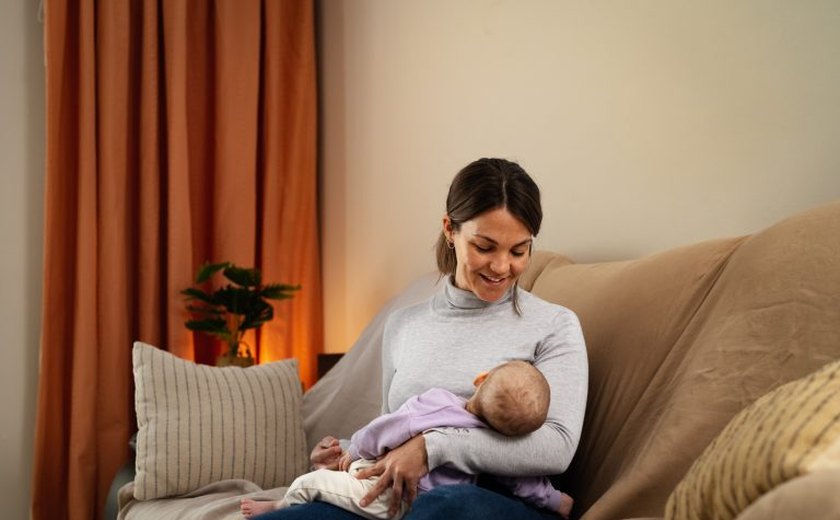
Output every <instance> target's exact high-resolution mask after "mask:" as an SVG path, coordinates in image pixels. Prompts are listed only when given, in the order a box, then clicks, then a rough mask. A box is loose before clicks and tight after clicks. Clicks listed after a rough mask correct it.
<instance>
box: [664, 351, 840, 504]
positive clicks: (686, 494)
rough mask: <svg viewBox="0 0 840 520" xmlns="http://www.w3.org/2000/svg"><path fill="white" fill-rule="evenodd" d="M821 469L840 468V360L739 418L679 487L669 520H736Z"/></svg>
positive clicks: (762, 400) (772, 395) (672, 499)
mask: <svg viewBox="0 0 840 520" xmlns="http://www.w3.org/2000/svg"><path fill="white" fill-rule="evenodd" d="M820 468H840V361H836V362H833V363H829V364H828V365H826V366H825V367H823V368H822V369H820V370H818V371H817V372H815V373H813V374H811V375H809V376H806V377H803V378H802V379H799V380H796V381H793V382H791V383H788V384H786V385H784V386H781V387H779V388H777V389H776V390H773V391H772V392H770V393H768V394H766V395H764V396H763V397H761V398H759V399H758V400H757V401H756V402H755V403H753V404H752V405H750V406H749V407H747V408H746V409H744V410H743V411H741V412H740V413H739V414H738V415H736V416H735V417H734V418H733V419H732V421H731V422H730V423H729V424H728V425H727V426H726V428H724V429H723V431H722V432H721V433H720V435H718V437H717V438H716V439H715V440H714V441H713V442H712V444H710V445H709V446H708V447H707V448H706V450H705V451H704V452H703V454H702V455H701V456H700V457H699V458H698V459H697V460H696V461H695V463H694V465H693V466H692V467H691V469H689V471H688V473H687V474H686V476H685V478H683V480H682V481H681V482H680V483H679V484H678V485H677V487H676V489H675V490H674V492H673V493H672V494H671V496H670V498H669V499H668V504H667V506H666V507H665V518H666V520H675V519H679V520H695V519H715V520H724V519H725V520H729V519H733V518H735V517H737V516H738V514H739V513H740V512H741V511H743V510H744V509H746V508H747V506H749V505H750V504H751V503H752V502H753V501H755V500H756V499H758V497H760V496H761V495H762V494H764V493H766V492H768V491H770V490H771V489H773V488H774V487H776V486H778V485H780V484H782V483H784V482H785V481H787V480H790V479H793V478H795V477H797V476H800V475H804V474H807V473H810V472H811V471H814V470H817V469H820Z"/></svg>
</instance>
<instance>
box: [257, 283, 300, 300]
mask: <svg viewBox="0 0 840 520" xmlns="http://www.w3.org/2000/svg"><path fill="white" fill-rule="evenodd" d="M299 290H300V285H286V284H280V283H274V284H270V285H266V286H265V287H263V288H262V291H260V293H261V294H262V297H263V298H268V299H269V300H285V299H288V298H291V297H292V296H294V295H293V294H292V293H293V292H295V291H299Z"/></svg>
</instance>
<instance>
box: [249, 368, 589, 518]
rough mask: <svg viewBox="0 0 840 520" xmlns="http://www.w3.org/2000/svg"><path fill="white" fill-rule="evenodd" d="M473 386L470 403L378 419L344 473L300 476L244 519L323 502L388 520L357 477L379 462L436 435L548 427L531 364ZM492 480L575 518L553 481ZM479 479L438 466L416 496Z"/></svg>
mask: <svg viewBox="0 0 840 520" xmlns="http://www.w3.org/2000/svg"><path fill="white" fill-rule="evenodd" d="M474 384H475V387H476V389H475V392H474V393H473V395H472V397H470V398H469V399H468V400H467V399H464V398H462V397H459V396H457V395H455V394H453V393H452V392H449V391H447V390H443V389H440V388H433V389H431V390H428V391H426V392H424V393H422V394H420V395H417V396H414V397H412V398H410V399H409V400H408V401H406V402H405V403H404V404H403V405H402V406H400V407H399V408H398V409H397V410H396V411H394V412H392V413H389V414H385V415H382V416H380V417H377V418H376V419H374V420H373V421H371V422H370V423H368V425H367V426H365V427H364V428H362V429H360V430H359V431H357V432H356V433H354V434H353V436H352V437H351V439H350V445H349V446H348V448H347V451H346V452H345V453H344V454H343V455H342V457H341V461H340V464H339V467H340V469H341V471H334V470H327V469H319V470H316V471H313V472H311V473H307V474H305V475H301V476H300V477H298V478H297V479H295V481H294V482H292V485H291V486H290V487H289V490H288V492H287V493H286V497H285V498H284V499H283V500H279V501H262V502H257V501H254V500H251V499H243V500H242V503H241V510H242V515H243V516H245V518H251V517H252V516H255V515H259V514H263V513H266V512H269V511H273V510H275V509H280V508H283V507H287V506H289V505H293V504H301V503H306V502H312V501H313V500H320V501H323V502H328V503H330V504H333V505H335V506H338V507H341V508H343V509H346V510H347V511H351V512H353V513H355V514H358V515H361V516H363V517H365V518H371V519H387V518H390V517H389V515H388V509H389V505H390V494H391V491H390V490H389V491H386V492H384V493H382V494H381V495H379V497H377V498H376V499H375V500H374V501H373V502H371V503H370V504H368V506H366V507H364V508H362V507H360V506H359V501H360V500H361V499H362V497H364V496H365V495H366V494H367V493H368V491H370V489H371V488H372V487H373V486H374V484H375V483H376V480H377V479H378V478H379V477H372V478H369V479H364V480H359V479H357V478H356V477H355V476H353V475H354V474H355V473H356V472H357V471H359V470H361V469H363V468H366V467H369V466H371V465H372V464H374V461H375V459H377V458H378V457H381V456H383V455H385V453H386V452H387V451H388V450H391V449H394V448H396V447H398V446H400V445H402V444H403V443H404V442H406V441H407V440H409V439H411V438H412V437H414V436H415V435H419V434H421V433H423V432H424V431H427V430H430V429H434V428H442V427H456V428H487V427H488V426H489V427H491V428H493V429H495V430H496V431H498V432H499V433H501V434H503V435H508V436H514V435H525V434H527V433H531V432H533V431H535V430H536V429H538V428H539V427H540V426H542V424H543V423H544V422H545V418H546V415H547V414H548V404H549V400H550V389H549V386H548V382H547V381H546V380H545V377H543V375H542V373H540V371H539V370H537V369H536V368H534V367H533V366H532V365H531V364H530V363H526V362H524V361H509V362H507V363H504V364H502V365H499V366H497V367H495V368H494V369H492V370H491V371H489V372H482V373H480V374H479V375H478V376H477V377H476V378H475V381H474ZM351 461H352V462H351ZM348 466H349V468H348ZM344 470H347V471H344ZM493 478H494V479H495V480H497V481H498V482H499V483H501V484H502V485H504V486H505V487H507V488H509V489H510V491H511V493H512V494H513V495H515V496H517V497H520V498H522V499H523V500H525V501H526V502H528V503H530V504H532V505H534V506H537V507H542V508H546V509H550V510H552V511H555V512H556V513H558V514H559V515H560V516H561V517H563V518H568V517H569V513H570V512H571V510H572V505H573V500H572V497H570V496H569V495H567V494H565V493H561V492H560V491H557V490H556V489H554V488H553V487H552V486H551V483H550V482H549V480H548V478H546V477H520V478H513V477H493ZM476 479H477V477H476V476H475V475H468V474H466V473H462V472H460V471H458V470H455V469H453V468H448V467H440V468H436V469H434V470H433V471H431V472H430V473H429V474H428V475H426V476H424V477H423V478H422V479H421V480H420V483H419V485H418V491H419V492H423V491H428V490H429V489H431V488H433V487H436V486H441V485H446V484H463V483H475V482H476ZM407 510H408V506H407V504H406V502H404V501H403V502H401V507H400V510H399V511H398V512H397V514H396V515H395V516H394V517H393V518H395V519H399V518H402V516H403V515H405V513H406V512H407Z"/></svg>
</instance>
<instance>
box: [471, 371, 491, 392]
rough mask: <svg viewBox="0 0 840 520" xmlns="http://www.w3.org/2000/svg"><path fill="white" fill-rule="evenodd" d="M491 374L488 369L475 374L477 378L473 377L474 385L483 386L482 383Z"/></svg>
mask: <svg viewBox="0 0 840 520" xmlns="http://www.w3.org/2000/svg"><path fill="white" fill-rule="evenodd" d="M489 375H490V372H488V371H486V370H485V371H484V372H480V373H479V374H478V375H477V376H475V379H473V386H475V387H476V388H478V387H479V386H481V383H483V382H484V380H485V379H487V376H489Z"/></svg>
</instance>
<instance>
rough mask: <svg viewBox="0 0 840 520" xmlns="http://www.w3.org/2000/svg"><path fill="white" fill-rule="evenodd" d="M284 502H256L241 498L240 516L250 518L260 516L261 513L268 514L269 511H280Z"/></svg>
mask: <svg viewBox="0 0 840 520" xmlns="http://www.w3.org/2000/svg"><path fill="white" fill-rule="evenodd" d="M284 505H285V504H284V502H283V501H282V500H279V501H276V502H275V501H260V502H257V501H256V500H251V499H250V498H243V499H242V500H241V501H240V502H239V509H240V511H241V512H242V516H244V517H245V518H252V517H255V516H257V515H261V514H263V513H268V512H270V511H274V510H275V509H280V508H282V507H283V506H284Z"/></svg>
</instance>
